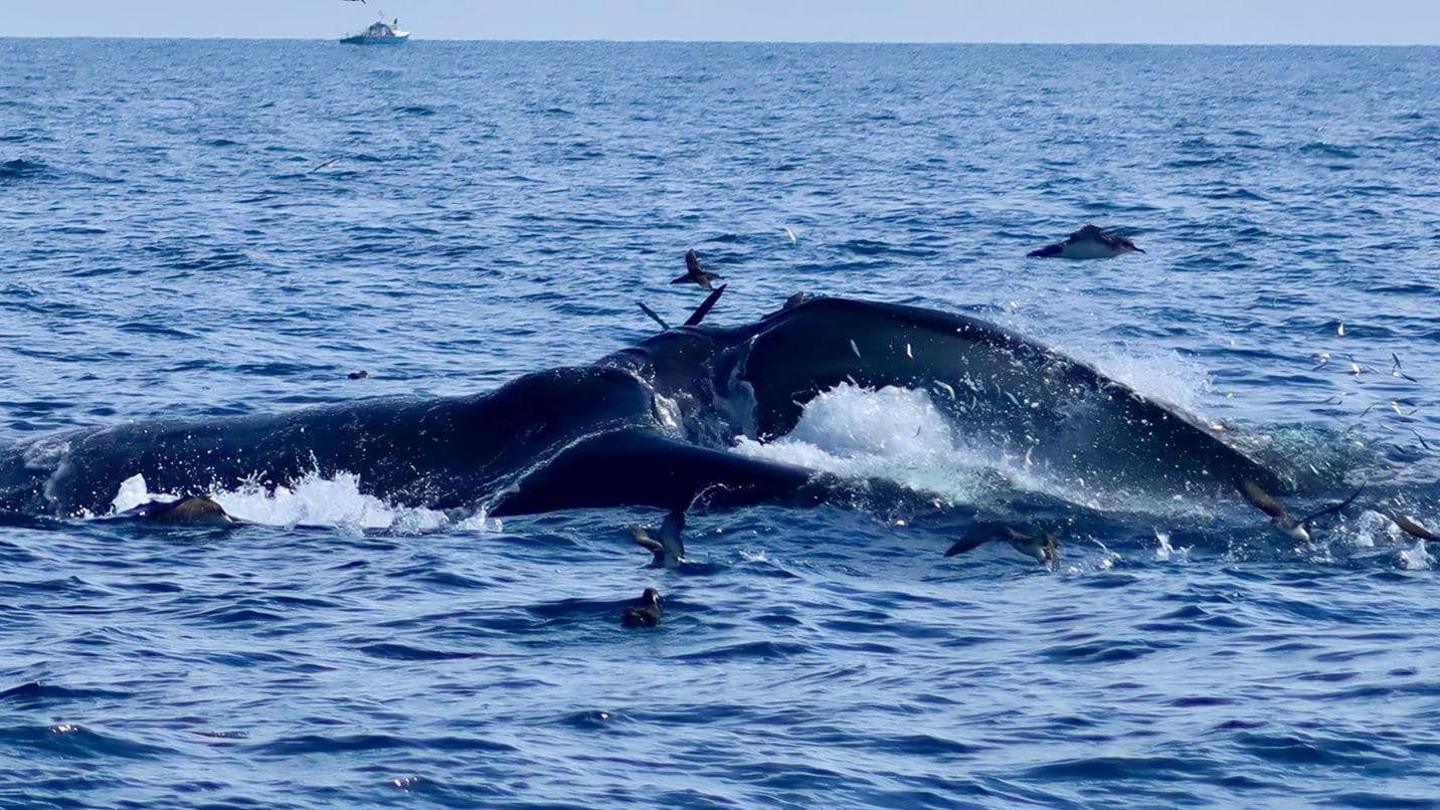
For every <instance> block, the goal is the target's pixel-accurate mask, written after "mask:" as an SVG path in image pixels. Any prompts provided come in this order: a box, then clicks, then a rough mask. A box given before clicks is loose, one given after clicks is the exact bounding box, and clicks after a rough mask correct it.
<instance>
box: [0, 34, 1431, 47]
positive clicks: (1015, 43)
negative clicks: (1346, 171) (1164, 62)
mask: <svg viewBox="0 0 1440 810" xmlns="http://www.w3.org/2000/svg"><path fill="white" fill-rule="evenodd" d="M343 36H347V35H345V34H336V35H334V36H333V37H314V36H304V37H301V36H294V37H285V36H279V37H229V36H218V35H214V36H212V35H194V34H178V35H174V36H147V35H142V34H118V35H117V34H105V35H99V34H21V35H17V34H4V35H0V41H4V40H22V39H24V40H65V39H85V40H124V41H130V40H142V41H153V42H167V41H174V40H185V41H195V42H334V43H337V44H338V43H339V42H340V38H341V37H343ZM410 42H447V43H449V42H459V43H481V42H491V43H534V44H545V43H581V44H613V45H645V44H655V45H664V44H686V45H936V46H938V45H1000V46H1011V47H1039V46H1065V47H1075V46H1103V47H1116V46H1121V47H1155V48H1435V47H1440V43H1432V42H1180V41H1175V42H1116V41H1100V40H1093V41H1091V40H1079V41H1059V40H1053V41H1045V40H943V39H934V40H928V39H914V40H905V39H874V40H868V39H664V38H660V39H613V38H605V37H562V38H550V39H517V38H506V37H481V38H464V37H420V38H415V37H413V36H412V37H411V39H410ZM406 44H409V43H406Z"/></svg>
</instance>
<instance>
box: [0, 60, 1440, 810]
mask: <svg viewBox="0 0 1440 810" xmlns="http://www.w3.org/2000/svg"><path fill="white" fill-rule="evenodd" d="M1091 222H1093V223H1095V224H1098V225H1101V226H1105V227H1109V228H1114V229H1118V230H1120V231H1122V232H1124V233H1126V234H1128V235H1129V236H1131V237H1132V238H1133V239H1134V240H1135V241H1136V242H1137V243H1138V244H1139V245H1140V246H1141V247H1143V248H1144V249H1145V251H1146V252H1145V253H1143V254H1132V255H1128V256H1123V257H1120V258H1117V259H1114V260H1110V261H1092V262H1063V261H1042V260H1033V259H1026V258H1024V255H1025V253H1026V252H1027V251H1029V250H1031V249H1033V248H1036V247H1040V246H1042V245H1044V244H1047V243H1049V242H1052V241H1055V240H1057V239H1058V238H1061V237H1063V236H1064V235H1065V234H1067V233H1069V232H1070V231H1072V230H1074V229H1076V228H1078V227H1079V226H1080V225H1083V224H1085V223H1091ZM690 247H694V248H696V249H697V250H698V251H699V252H700V255H701V256H702V257H703V259H704V260H705V261H706V262H707V263H708V264H709V265H710V266H711V267H712V268H713V269H714V270H716V271H718V272H720V273H721V274H722V275H723V276H724V277H725V280H726V281H727V282H729V284H730V289H729V293H728V294H727V295H726V297H725V298H723V299H722V300H721V302H720V304H719V305H718V306H717V308H716V310H715V311H714V313H712V315H711V316H710V317H711V320H712V321H714V322H716V323H737V324H738V323H741V322H745V321H748V320H753V319H754V318H756V317H758V316H760V315H761V314H763V313H766V312H770V311H773V310H775V309H776V308H778V307H779V305H780V304H781V302H782V301H784V299H785V298H786V296H788V295H790V294H791V293H793V292H796V291H800V290H805V291H812V292H818V293H827V294H832V295H847V296H853V297H862V298H871V299H877V300H884V301H893V302H903V303H911V304H918V305H923V306H929V307H934V308H938V309H943V310H947V311H952V312H962V313H968V314H970V315H974V316H978V317H982V318H985V319H987V320H991V321H994V322H997V323H999V324H1002V325H1004V326H1006V327H1009V328H1011V329H1014V330H1017V331H1019V332H1021V333H1023V334H1026V335H1029V336H1031V337H1034V338H1036V339H1038V340H1041V341H1044V342H1045V343H1047V344H1049V345H1052V346H1054V347H1056V348H1058V349H1059V350H1061V351H1062V352H1064V353H1066V354H1069V355H1071V356H1073V357H1076V358H1079V359H1081V360H1084V361H1086V362H1089V363H1093V364H1095V365H1096V366H1097V367H1099V368H1100V369H1102V370H1103V371H1105V372H1106V373H1108V374H1110V375H1112V376H1114V377H1115V378H1117V379H1119V380H1122V381H1123V382H1125V383H1128V384H1129V385H1132V386H1134V387H1135V388H1137V389H1138V390H1140V391H1141V392H1143V393H1145V394H1146V395H1148V396H1151V397H1153V398H1156V399H1160V400H1163V401H1166V402H1169V403H1173V404H1174V405H1175V406H1177V407H1180V408H1183V409H1185V410H1187V411H1189V412H1191V413H1193V414H1196V415H1197V416H1198V417H1199V418H1200V419H1202V420H1205V421H1206V422H1209V423H1215V424H1223V425H1224V426H1225V427H1226V429H1227V430H1228V431H1231V432H1233V433H1234V434H1235V435H1237V436H1243V437H1246V440H1247V441H1249V442H1251V443H1252V445H1253V446H1257V447H1260V448H1262V449H1263V450H1265V452H1267V453H1268V454H1269V456H1270V457H1272V458H1277V459H1283V460H1284V463H1285V464H1286V465H1287V466H1288V469H1290V470H1291V471H1292V472H1294V473H1295V474H1296V475H1298V476H1299V477H1300V478H1302V479H1305V481H1308V485H1309V486H1310V487H1311V490H1310V491H1312V492H1319V493H1345V492H1348V491H1351V490H1355V489H1361V490H1362V495H1361V496H1360V498H1359V499H1358V500H1357V501H1356V502H1355V503H1354V504H1352V507H1351V508H1348V509H1347V510H1345V511H1344V512H1342V513H1341V514H1339V515H1337V516H1334V517H1333V518H1332V519H1327V520H1326V521H1324V525H1323V527H1322V528H1321V530H1319V531H1317V532H1316V534H1317V537H1316V542H1315V544H1314V545H1313V547H1303V546H1297V544H1296V543H1295V542H1294V541H1292V540H1291V539H1289V538H1287V537H1285V536H1284V535H1282V534H1280V533H1279V532H1276V531H1275V530H1273V529H1272V528H1271V527H1270V526H1269V524H1268V523H1267V522H1266V521H1265V520H1264V518H1263V516H1262V515H1260V514H1259V513H1258V512H1255V511H1254V510H1252V509H1249V507H1247V506H1246V505H1245V504H1244V503H1243V502H1241V501H1239V500H1238V499H1234V502H1233V503H1232V502H1209V501H1203V502H1202V501H1192V500H1190V499H1187V498H1185V497H1183V496H1181V495H1176V496H1174V497H1168V498H1150V499H1138V498H1127V497H1118V496H1114V493H1108V494H1107V493H1106V492H1105V488H1104V482H1091V483H1090V485H1087V486H1085V487H1076V488H1070V489H1065V488H1059V489H1056V488H1055V487H1053V486H1052V485H1050V484H1047V483H1046V482H1044V481H1038V480H1035V481H1026V480H1023V478H1022V479H1021V480H1019V481H1018V482H1012V483H1011V484H1010V485H1008V486H1010V489H1006V488H1005V487H1000V488H999V489H997V487H996V486H995V485H994V484H993V482H992V481H991V479H990V477H988V476H987V475H986V474H985V471H984V470H983V469H977V463H976V459H974V458H971V457H968V456H966V454H965V452H964V451H963V450H962V449H961V448H960V447H959V445H957V444H953V443H951V442H949V441H948V438H947V437H949V433H947V431H950V430H952V428H953V430H955V431H959V432H961V433H963V429H964V426H963V425H960V426H947V425H945V424H936V419H937V416H936V414H935V412H934V410H933V408H930V407H929V406H928V404H927V402H926V396H925V394H924V393H923V392H915V391H904V390H899V389H887V390H880V391H867V390H861V389H857V388H854V387H842V388H840V389H836V390H835V391H832V392H830V393H828V394H826V395H823V396H822V397H821V398H819V399H817V400H815V401H814V402H812V403H811V404H810V405H809V406H808V408H807V410H806V412H805V414H804V416H803V417H802V418H801V422H800V424H799V426H798V427H797V428H796V430H795V432H794V433H793V434H792V435H790V436H787V437H784V438H782V439H779V440H776V441H774V442H772V443H770V444H768V445H764V446H756V445H755V444H754V443H753V442H750V441H748V440H747V441H742V442H740V443H739V446H737V448H736V452H741V453H749V454H755V455H760V456H764V457H767V458H771V459H776V460H782V461H792V462H797V463H803V464H806V465H809V466H814V467H816V468H819V469H824V470H828V471H831V472H834V473H836V474H839V475H842V476H846V475H849V476H855V477H857V478H861V477H868V478H883V479H891V480H893V481H895V482H898V483H900V484H902V485H904V486H906V487H910V488H913V489H916V490H919V491H925V492H935V493H939V494H940V495H941V496H943V498H944V500H945V503H946V504H949V505H951V506H952V507H953V509H954V510H957V511H958V510H963V509H965V508H967V507H969V506H971V505H974V503H976V502H979V501H986V500H997V499H1005V498H1008V497H1010V496H1016V497H1018V496H1019V495H1022V494H1026V493H1030V494H1033V492H1034V490H1037V489H1038V490H1041V491H1042V494H1045V495H1047V496H1049V497H1054V498H1058V499H1061V500H1069V501H1074V502H1075V503H1076V504H1077V506H1078V507H1084V508H1085V509H1086V510H1088V514H1091V515H1095V514H1099V515H1101V516H1104V517H1105V519H1104V520H1094V519H1091V520H1089V521H1088V522H1087V523H1084V524H1082V525H1077V526H1076V527H1075V529H1074V530H1073V531H1072V532H1070V533H1069V534H1068V535H1067V536H1066V537H1065V538H1064V539H1063V540H1062V555H1063V556H1062V559H1061V562H1060V564H1059V565H1058V567H1056V568H1055V569H1054V570H1048V569H1047V568H1046V567H1045V566H1042V565H1040V564H1038V563H1037V562H1035V561H1033V560H1030V559H1027V558H1026V557H1023V556H1020V555H1018V554H1016V553H1014V552H1013V551H1012V550H1010V549H1009V548H1008V547H1006V546H1004V545H991V546H986V547H983V548H981V549H979V550H977V551H975V552H973V553H971V554H969V555H964V556H959V557H954V558H949V559H947V558H945V557H943V556H942V552H944V551H945V549H946V548H947V547H948V546H949V545H950V544H951V543H952V542H953V541H954V540H955V535H954V532H953V531H952V528H953V527H952V524H951V523H950V522H948V521H947V520H945V519H943V513H944V511H945V510H943V509H942V510H941V512H942V517H940V518H937V517H936V516H935V515H934V514H927V515H914V514H909V513H907V512H906V511H905V510H903V509H879V508H864V507H863V506H860V507H857V506H855V505H853V504H835V505H830V506H820V507H816V508H811V509H784V508H780V507H774V506H763V507H753V508H744V509H731V510H719V509H716V510H708V511H705V510H702V511H697V512H694V513H692V514H691V515H690V530H689V534H688V536H687V541H688V542H687V545H688V549H689V554H690V556H691V558H692V559H694V560H696V561H697V562H698V563H700V565H697V566H691V567H689V568H686V569H680V570H679V571H664V570H660V571H655V570H647V569H644V568H643V567H642V566H643V564H644V563H645V561H646V554H645V552H643V551H641V550H639V549H637V548H636V547H635V546H634V544H633V542H632V540H631V536H630V530H631V528H632V527H634V526H637V525H641V524H652V525H653V524H654V523H655V522H656V520H657V519H658V515H657V514H655V513H654V512H653V510H610V511H580V512H566V513H555V514H550V515H543V516H536V517H523V518H506V519H503V520H496V519H494V518H493V517H489V516H486V515H484V514H478V513H477V514H475V515H472V516H469V517H465V516H456V515H454V514H448V513H440V512H436V511H431V510H427V509H423V508H413V507H405V506H403V505H399V504H394V503H387V502H385V501H384V500H383V499H381V498H377V497H375V496H373V495H371V494H368V492H367V489H366V486H365V482H364V481H363V480H358V479H357V478H356V477H354V476H346V475H343V474H336V475H330V476H321V475H316V476H312V477H310V478H307V479H305V480H301V481H297V482H292V483H293V486H289V487H282V488H279V489H273V490H272V489H268V488H265V487H261V486H258V485H257V486H254V487H248V488H240V489H232V490H226V491H223V492H216V493H215V496H216V498H217V499H218V500H219V501H220V502H221V503H222V504H223V505H224V506H225V507H226V508H227V509H228V510H230V511H231V512H232V513H233V514H236V515H237V516H241V517H244V518H246V519H247V520H249V521H251V524H250V525H246V526H243V527H241V528H238V529H233V530H229V531H217V530H210V529H197V528H186V527H179V528H165V527H157V526H152V525H137V524H134V523H128V522H115V521H104V520H95V519H92V517H91V516H83V515H82V516H74V517H66V518H63V519H58V520H57V519H48V520H39V519H37V520H36V521H35V522H34V523H33V524H30V523H27V522H25V521H24V520H7V521H6V522H5V523H4V525H3V526H0V690H3V691H0V805H3V806H5V807H144V808H161V807H232V808H241V807H254V808H288V807H340V806H415V807H429V806H446V807H497V808H499V807H505V808H521V807H526V808H538V807H585V808H595V807H666V808H702V807H703V808H710V807H716V808H719V807H726V808H731V807H747V808H748V807H756V808H759V807H766V808H768V807H788V808H798V807H891V808H951V807H984V808H991V807H1087V808H1088V807H1163V806H1226V807H1240V806H1270V807H1313V806H1334V807H1359V808H1381V807H1404V808H1414V807H1440V643H1437V642H1440V633H1437V631H1436V626H1437V623H1440V579H1437V576H1440V574H1437V571H1436V570H1432V568H1431V564H1432V560H1431V558H1430V556H1429V554H1428V553H1427V552H1426V550H1425V548H1424V546H1423V544H1417V543H1416V541H1415V540H1413V539H1412V538H1410V537H1409V536H1407V535H1405V534H1403V533H1402V532H1401V531H1400V530H1399V529H1398V528H1397V527H1396V526H1395V524H1394V523H1392V522H1391V521H1390V520H1389V518H1388V517H1386V513H1384V510H1381V509H1378V508H1377V509H1371V508H1367V507H1366V502H1367V500H1369V499H1371V498H1372V497H1373V498H1374V499H1376V500H1377V501H1379V500H1384V501H1385V502H1386V503H1388V504H1391V505H1392V507H1395V508H1404V509H1405V510H1406V511H1407V512H1408V513H1409V514H1411V515H1413V516H1414V517H1415V518H1416V519H1417V520H1419V521H1421V522H1425V523H1428V524H1429V525H1430V526H1432V527H1433V526H1436V525H1437V524H1440V460H1437V449H1440V386H1437V382H1440V50H1436V49H1425V48H1416V49H1402V48H1290V47H1260V48H1250V47H1247V48H1219V47H1216V48H1211V47H1139V46H1136V47H1108V46H1093V47H1060V46H1053V47H1052V46H915V47H911V46H900V45H764V44H668V43H650V44H604V43H584V44H562V43H533V44H532V43H499V42H493V43H492V42H483V43H458V42H457V43H440V42H424V41H417V42H413V43H411V44H408V45H406V46H404V47H400V48H353V47H343V46H341V45H339V44H338V43H330V42H296V41H274V42H261V41H254V42H227V41H145V40H128V41H121V40H16V39H0V248H3V251H0V257H3V259H0V261H3V264H0V267H3V274H0V314H3V317H0V383H3V384H0V444H5V445H9V444H15V443H25V442H33V441H35V440H37V439H41V438H43V437H47V436H51V435H61V434H63V433H64V431H67V430H71V429H75V428H78V427H86V426H113V425H119V424H123V423H127V422H131V421H135V420H143V419H150V418H156V417H175V416H193V417H201V418H210V417H219V416H227V415H235V414H258V413H276V412H284V411H289V410H294V409H299V408H302V407H305V406H308V405H313V404H319V403H336V402H343V401H348V400H354V399H360V398H368V397H378V396H388V395H397V394H405V395H418V396H425V397H429V396H435V397H438V396H442V395H454V394H470V393H478V392H483V391H486V390H489V389H493V388H495V387H497V386H499V385H501V384H502V383H504V382H505V381H507V380H510V379H513V378H515V377H517V376H519V375H521V374H524V373H526V372H530V371H535V370H539V369H543V368H549V367H554V366H562V365H571V364H576V363H583V362H586V361H588V360H592V359H595V358H598V357H600V356H601V355H604V354H607V353H609V352H612V351H615V350H617V349H620V348H622V347H624V346H626V345H629V344H631V343H634V342H636V341H638V340H641V339H643V338H645V337H647V336H649V335H651V334H653V333H654V332H655V331H656V327H655V326H654V324H652V323H651V322H650V321H649V320H647V319H646V318H645V316H644V315H642V314H641V312H640V311H639V310H638V308H637V307H636V305H635V302H636V301H637V300H638V301H644V302H646V303H647V304H648V305H650V306H651V307H652V308H654V309H655V310H657V311H659V312H660V313H662V315H663V316H665V317H667V318H670V319H672V321H679V320H681V319H683V317H684V315H685V313H686V312H688V311H689V310H690V309H691V308H692V307H694V306H695V305H696V304H697V303H698V299H699V297H700V295H699V294H698V293H697V292H696V290H695V288H693V287H681V286H672V285H670V284H669V283H668V282H669V280H670V279H671V278H672V277H674V276H675V275H677V274H678V273H680V272H681V270H682V269H683V262H682V256H683V254H684V252H685V250H686V249H687V248H690ZM361 369H363V370H366V371H368V373H369V377H368V379H363V380H349V379H347V375H348V374H349V373H350V372H354V371H358V370H361ZM942 439H944V440H943V441H942ZM1302 483H1304V482H1302ZM142 494H143V493H142ZM116 496H117V497H116V504H115V505H116V508H117V509H123V508H124V507H125V506H127V505H133V504H134V503H135V502H137V500H136V499H137V498H138V497H139V496H138V495H137V493H136V492H134V491H131V492H128V493H127V492H117V493H116ZM1324 497H1328V495H1324V496H1319V495H1317V498H1319V499H1321V500H1323V498H1324ZM1012 499H1013V498H1012ZM1436 553H1437V554H1440V551H1436ZM647 586H653V587H656V588H658V589H659V590H660V591H661V592H662V594H663V595H664V609H665V615H664V620H663V623H662V624H661V626H660V627H659V628H657V629H655V630H653V631H629V630H622V629H621V628H620V626H619V623H618V617H619V614H620V611H621V610H622V608H623V607H624V606H625V605H627V604H629V603H630V602H631V601H632V600H633V599H635V597H637V596H638V595H639V592H640V591H641V589H643V588H645V587H647Z"/></svg>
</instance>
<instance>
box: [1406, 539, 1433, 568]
mask: <svg viewBox="0 0 1440 810" xmlns="http://www.w3.org/2000/svg"><path fill="white" fill-rule="evenodd" d="M1400 565H1401V567H1403V568H1404V569H1405V570H1407V571H1428V570H1430V568H1431V567H1432V566H1434V565H1435V558H1434V557H1432V556H1430V551H1429V550H1428V549H1426V548H1425V541H1424V540H1422V539H1420V538H1418V537H1417V538H1416V539H1415V545H1413V546H1411V547H1409V548H1402V549H1400Z"/></svg>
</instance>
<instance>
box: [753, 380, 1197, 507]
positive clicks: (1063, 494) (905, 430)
mask: <svg viewBox="0 0 1440 810" xmlns="http://www.w3.org/2000/svg"><path fill="white" fill-rule="evenodd" d="M734 449H735V452H737V453H739V454H740V455H743V456H748V457H750V458H760V459H765V460H768V461H777V462H781V463H785V464H794V465H797V466H801V467H806V468H809V469H813V470H820V471H822V472H828V473H832V474H834V475H838V476H841V477H844V478H852V479H864V478H879V479H884V480H889V481H893V482H895V483H897V484H900V485H901V486H904V487H908V488H910V489H913V490H916V491H919V492H925V493H933V494H935V495H938V496H940V497H942V498H944V499H946V500H949V501H950V502H952V503H965V504H970V505H985V504H987V503H990V504H994V505H997V506H998V505H1001V504H1006V503H1010V502H1012V501H1013V499H1014V495H1015V493H1016V492H1017V491H1021V492H1040V493H1044V494H1046V495H1049V496H1051V497H1055V498H1058V499H1060V500H1063V501H1066V502H1068V503H1072V504H1077V505H1082V506H1085V507H1088V508H1092V509H1101V510H1115V509H1119V510H1124V511H1134V510H1135V509H1136V508H1137V507H1139V508H1141V509H1143V510H1144V511H1147V512H1150V513H1152V514H1158V515H1166V516H1183V517H1190V518H1194V517H1196V516H1201V517H1203V516H1205V515H1206V514H1207V513H1206V512H1205V511H1204V507H1203V505H1202V504H1200V503H1199V502H1197V501H1194V500H1192V499H1185V498H1154V497H1145V496H1138V495H1136V494H1135V493H1130V492H1125V491H1121V490H1117V489H1113V488H1109V487H1107V486H1106V482H1103V481H1098V482H1097V481H1086V480H1084V479H1081V478H1076V477H1069V478H1064V477H1062V475H1063V472H1057V471H1051V470H1046V469H1042V467H1041V466H1040V465H1032V464H1031V463H1029V461H1030V460H1029V458H1028V454H1027V455H1026V456H1014V455H1010V456H1007V455H1004V454H1002V453H1001V452H999V451H997V450H995V449H993V448H989V447H983V446H979V447H977V446H973V445H970V444H966V443H965V442H964V441H963V440H962V436H961V435H960V434H959V433H958V432H957V431H956V430H955V429H954V428H953V427H952V426H951V424H950V422H949V421H948V420H947V419H946V417H945V416H944V415H943V414H942V413H941V411H940V410H939V409H938V408H936V406H935V405H934V403H933V402H932V400H931V397H930V395H929V394H928V393H927V392H925V391H923V390H911V389H906V388H895V387H886V388H881V389H878V390H875V389H868V388H861V387H859V386H856V385H853V384H850V383H841V384H840V385H838V386H836V387H835V388H832V389H830V390H829V391H825V392H823V393H821V394H820V395H818V396H816V397H815V398H814V399H812V400H810V401H809V402H808V403H806V405H805V409H804V411H803V412H802V413H801V415H800V419H799V421H798V422H797V423H796V425H795V428H794V429H793V430H791V431H790V433H788V434H787V435H785V436H782V437H780V438H778V439H776V440H774V441H771V442H768V443H761V442H758V441H755V440H753V439H749V438H746V437H740V438H739V439H737V441H736V445H735V448H734Z"/></svg>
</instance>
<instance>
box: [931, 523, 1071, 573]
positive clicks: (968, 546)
mask: <svg viewBox="0 0 1440 810" xmlns="http://www.w3.org/2000/svg"><path fill="white" fill-rule="evenodd" d="M992 541H1000V542H1005V543H1009V544H1010V547H1011V548H1013V549H1015V550H1016V551H1018V552H1020V553H1021V554H1024V555H1025V556H1026V557H1033V558H1034V559H1035V561H1036V562H1039V563H1041V564H1043V565H1046V566H1048V567H1050V568H1054V567H1055V566H1056V565H1059V563H1060V536H1059V535H1057V534H1054V533H1053V532H1046V533H1045V534H1044V535H1029V534H1026V533H1025V532H1022V531H1019V530H1018V529H1015V528H1014V527H1011V526H1006V525H1003V524H997V523H982V524H980V525H979V526H976V527H975V528H974V529H973V530H971V531H970V533H968V534H966V535H965V536H964V537H962V538H960V539H959V540H956V541H955V544H954V545H952V546H950V548H949V549H948V550H947V551H946V552H945V556H946V557H954V556H955V555H956V554H964V553H966V552H967V551H974V550H975V549H977V548H979V547H980V546H983V545H985V544H986V543H989V542H992Z"/></svg>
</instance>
